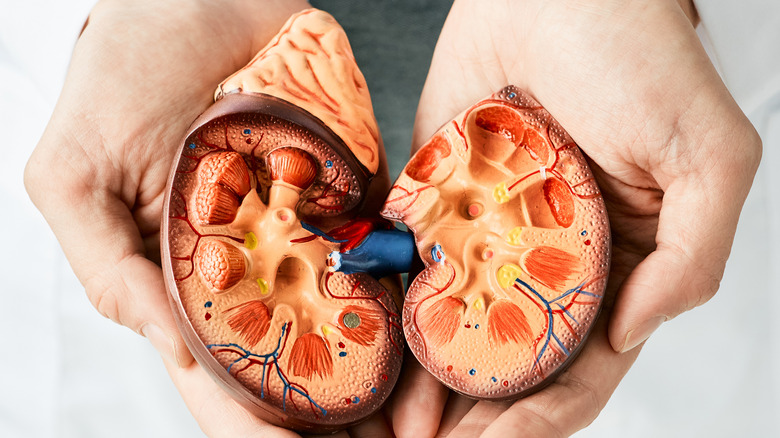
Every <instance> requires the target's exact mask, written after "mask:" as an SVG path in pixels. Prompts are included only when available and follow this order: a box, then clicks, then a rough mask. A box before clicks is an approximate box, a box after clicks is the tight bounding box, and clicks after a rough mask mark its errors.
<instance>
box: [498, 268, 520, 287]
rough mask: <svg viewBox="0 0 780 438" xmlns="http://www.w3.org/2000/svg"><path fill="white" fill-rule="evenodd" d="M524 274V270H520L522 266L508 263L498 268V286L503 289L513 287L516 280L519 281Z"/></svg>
mask: <svg viewBox="0 0 780 438" xmlns="http://www.w3.org/2000/svg"><path fill="white" fill-rule="evenodd" d="M522 273H523V270H522V268H520V266H517V265H515V264H512V263H508V264H506V265H504V266H502V267H500V268H498V272H496V280H498V284H499V285H500V286H501V287H502V288H504V289H506V288H508V287H510V286H512V285H513V284H514V283H515V280H517V279H518V278H519V277H520V274H522Z"/></svg>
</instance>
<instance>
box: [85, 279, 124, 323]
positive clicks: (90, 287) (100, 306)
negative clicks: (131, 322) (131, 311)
mask: <svg viewBox="0 0 780 438" xmlns="http://www.w3.org/2000/svg"><path fill="white" fill-rule="evenodd" d="M85 290H86V293H87V297H88V298H89V301H90V303H92V306H93V307H94V308H95V309H96V310H97V311H98V313H100V314H101V315H102V316H104V317H106V318H108V319H110V320H111V321H113V322H115V323H117V324H120V325H123V324H122V314H121V306H120V300H119V296H118V291H117V290H116V288H115V287H113V286H111V283H110V282H107V281H105V279H104V277H103V276H102V275H98V276H96V277H93V278H91V279H90V280H88V281H87V282H86V283H85Z"/></svg>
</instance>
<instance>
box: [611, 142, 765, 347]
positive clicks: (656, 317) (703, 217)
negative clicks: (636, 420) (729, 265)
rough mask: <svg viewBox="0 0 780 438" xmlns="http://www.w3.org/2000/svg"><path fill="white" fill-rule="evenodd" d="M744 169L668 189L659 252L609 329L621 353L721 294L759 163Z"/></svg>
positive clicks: (620, 300)
mask: <svg viewBox="0 0 780 438" xmlns="http://www.w3.org/2000/svg"><path fill="white" fill-rule="evenodd" d="M753 138H755V141H756V142H757V143H758V144H760V140H758V138H757V137H753ZM751 146H752V145H751ZM753 149H754V150H760V148H753ZM745 150H748V149H745ZM736 161H739V160H736ZM743 163H744V165H743V166H741V167H742V168H743V169H742V170H740V169H739V167H740V166H733V167H731V168H729V169H723V170H721V171H719V172H718V171H713V172H708V173H707V174H705V175H702V174H700V173H699V174H695V175H694V174H691V175H689V176H688V177H686V178H681V179H678V180H675V181H674V182H672V183H671V184H670V185H669V187H667V190H666V191H665V193H664V197H663V203H662V207H661V212H660V216H659V219H658V232H657V234H656V244H657V246H656V249H655V250H654V251H653V252H652V253H651V254H650V255H649V256H648V257H647V258H645V259H644V260H643V261H642V262H641V263H639V265H637V266H636V268H635V269H634V270H633V271H632V272H631V274H630V275H629V276H628V277H627V278H626V280H625V282H624V283H623V285H622V286H621V287H620V290H619V291H618V296H617V300H616V303H615V310H614V313H613V316H612V318H611V321H610V327H609V339H610V343H611V344H612V347H613V348H614V349H615V350H616V351H618V352H625V351H628V350H631V349H633V348H634V347H636V346H637V345H639V344H641V343H642V342H644V341H645V340H646V339H647V338H648V337H649V336H650V335H651V334H652V333H653V332H654V331H655V330H656V329H657V328H658V327H659V326H660V325H661V324H662V323H663V322H665V321H668V320H669V319H672V318H674V317H676V316H677V315H679V314H681V313H683V312H685V311H687V310H690V309H693V308H694V307H697V306H699V305H701V304H704V303H705V302H706V301H708V300H709V299H710V298H712V296H713V295H714V294H715V292H717V290H718V287H719V285H720V280H721V278H722V276H723V271H724V269H725V265H726V260H727V259H728V256H729V252H730V251H731V245H732V242H733V239H734V233H735V232H736V227H737V221H738V219H739V213H740V211H741V209H742V204H743V203H744V201H745V198H746V197H747V193H748V190H749V187H750V182H751V181H752V178H753V175H754V174H755V171H756V167H757V164H758V158H756V159H755V160H743ZM733 164H734V163H729V164H728V165H729V166H732V165H733ZM735 168H736V169H735Z"/></svg>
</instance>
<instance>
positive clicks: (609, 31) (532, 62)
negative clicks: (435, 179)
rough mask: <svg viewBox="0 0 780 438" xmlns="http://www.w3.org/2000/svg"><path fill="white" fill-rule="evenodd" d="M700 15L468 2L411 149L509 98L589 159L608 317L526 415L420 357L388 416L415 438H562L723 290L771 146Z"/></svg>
mask: <svg viewBox="0 0 780 438" xmlns="http://www.w3.org/2000/svg"><path fill="white" fill-rule="evenodd" d="M694 22H695V10H694V8H693V5H692V4H691V3H690V2H684V3H677V2H675V1H673V0H666V1H660V2H650V3H637V2H629V1H618V2H607V1H603V2H576V1H546V2H541V1H525V2H511V3H510V2H501V3H497V2H478V1H476V0H457V1H455V3H454V5H453V8H452V10H451V12H450V14H449V16H448V18H447V22H446V23H445V25H444V28H443V30H442V33H441V36H440V39H439V42H438V44H437V47H436V51H435V53H434V57H433V61H432V65H431V69H430V72H429V76H428V80H427V82H426V85H425V88H424V90H423V94H422V97H421V100H420V104H419V107H418V113H417V120H416V123H415V134H414V141H413V150H416V149H418V148H419V147H420V146H421V145H422V144H423V143H424V141H425V140H427V139H428V138H429V137H430V136H431V135H432V134H433V133H434V132H435V130H436V129H438V128H439V127H440V126H441V125H442V124H444V123H445V122H447V121H448V120H450V119H451V118H452V117H453V116H455V115H456V114H458V113H459V112H461V111H462V110H463V109H464V108H467V107H468V106H469V105H471V104H473V103H474V102H476V101H478V100H479V99H481V98H483V97H484V96H487V95H489V94H491V93H493V92H495V91H496V90H499V89H501V88H502V87H504V86H505V85H507V84H513V85H517V86H519V87H520V88H521V89H524V90H527V91H529V92H530V93H531V94H532V95H534V97H535V98H536V100H538V101H539V102H540V103H541V104H542V105H543V106H544V107H545V108H546V109H547V110H548V111H549V112H550V113H551V114H552V115H553V116H554V117H555V118H556V119H557V120H558V122H560V123H561V125H562V126H563V127H564V128H565V129H566V130H567V131H568V132H569V134H571V136H572V137H573V138H574V139H575V140H576V141H577V143H578V144H579V146H580V147H581V148H582V149H583V151H584V152H585V153H586V155H587V156H588V157H589V159H590V162H591V165H592V170H593V171H594V174H595V176H596V179H597V180H598V182H599V185H600V186H601V189H602V194H603V196H604V200H605V202H606V204H607V209H608V212H609V215H610V222H611V227H612V237H613V254H612V266H611V276H610V280H609V284H608V286H607V295H606V297H605V302H604V310H603V313H602V318H600V320H599V321H598V322H597V324H596V326H595V327H594V328H593V331H592V333H591V335H590V337H589V339H588V341H587V343H586V345H585V346H584V348H583V350H582V352H581V354H580V356H579V357H578V358H577V359H576V360H575V362H574V363H573V364H572V366H571V367H570V368H569V369H568V370H567V371H565V372H564V373H563V374H561V375H560V376H559V377H558V379H557V380H556V381H555V382H554V383H553V384H552V385H550V386H549V387H547V388H545V389H544V390H542V391H540V392H539V393H536V394H534V395H532V396H530V397H527V398H525V399H522V400H519V401H517V402H514V403H511V402H487V401H480V402H475V401H472V400H468V399H466V398H464V397H462V396H459V395H456V394H454V393H450V392H449V391H448V390H447V389H446V388H445V387H444V386H442V385H441V384H440V383H438V382H437V381H436V380H435V379H434V378H433V377H431V376H430V375H429V374H428V373H427V372H426V371H425V370H424V369H423V368H422V367H421V366H419V364H417V363H416V361H415V360H414V359H413V358H411V357H409V358H408V359H409V360H407V362H408V363H409V366H407V370H406V373H405V375H404V376H403V377H402V380H401V382H400V384H399V386H398V388H397V390H396V394H395V396H394V399H393V402H392V405H391V406H390V408H389V412H390V415H391V417H392V422H393V427H394V430H395V432H396V434H397V435H398V436H399V437H404V436H433V435H434V434H436V433H437V431H438V434H439V435H447V434H449V435H451V436H475V435H479V434H484V436H502V437H505V436H567V435H570V434H572V433H573V432H575V431H576V430H579V429H581V428H583V427H585V426H586V425H588V424H589V423H590V422H591V421H592V420H593V419H594V418H595V417H596V416H597V415H598V413H599V412H600V410H601V409H602V408H603V407H604V405H605V404H606V402H607V400H608V399H609V397H610V396H611V394H612V392H613V391H614V389H615V388H616V386H617V384H618V383H619V381H620V380H621V379H622V377H623V376H624V375H625V373H626V372H627V371H628V369H629V368H630V366H631V365H632V363H633V362H634V360H635V359H636V357H637V355H638V353H639V349H640V348H637V347H641V344H642V343H643V342H644V341H645V340H646V339H647V337H649V336H650V334H651V333H652V332H653V331H654V330H655V329H656V328H657V327H658V326H659V325H660V324H661V323H662V322H663V321H666V320H668V319H671V318H674V317H675V316H677V315H679V314H680V313H682V312H684V311H687V310H689V309H691V308H693V307H696V306H698V305H700V304H702V303H704V302H705V301H707V300H708V299H709V298H710V297H712V295H713V294H714V293H715V292H716V291H717V288H718V284H719V281H720V278H721V276H722V274H723V270H724V267H725V262H726V259H727V257H728V254H729V251H730V248H731V243H732V240H733V237H734V233H735V230H736V224H737V220H738V218H739V213H740V210H741V207H742V204H743V202H744V200H745V197H746V196H747V193H748V191H749V189H750V185H751V182H752V178H753V175H754V174H755V171H756V168H757V166H758V162H759V159H760V154H761V146H760V139H759V138H758V136H757V134H756V133H755V131H754V129H753V128H752V126H751V125H750V123H749V122H748V121H747V119H746V118H745V116H744V115H743V114H742V113H741V111H740V110H739V108H738V107H737V105H736V104H735V103H734V101H733V100H732V98H731V97H730V95H729V93H728V91H727V90H726V88H725V86H724V85H723V83H722V82H721V80H720V78H719V76H718V74H717V72H716V71H715V69H714V68H713V66H712V65H711V63H710V61H709V59H708V57H707V55H706V53H705V52H704V50H703V48H702V47H701V44H700V42H699V40H698V38H697V36H696V34H695V32H694V26H693V25H692V24H693V23H694Z"/></svg>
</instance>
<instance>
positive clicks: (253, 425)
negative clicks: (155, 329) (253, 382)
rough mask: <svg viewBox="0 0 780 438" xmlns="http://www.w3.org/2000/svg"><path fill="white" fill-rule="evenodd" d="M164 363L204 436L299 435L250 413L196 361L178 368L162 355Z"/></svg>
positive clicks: (284, 437) (278, 437)
mask: <svg viewBox="0 0 780 438" xmlns="http://www.w3.org/2000/svg"><path fill="white" fill-rule="evenodd" d="M163 362H164V363H165V367H166V369H167V370H168V374H169V375H170V376H171V380H173V383H174V384H175V385H176V387H177V388H178V390H179V393H181V396H182V399H184V403H185V404H186V405H187V408H188V409H189V410H190V412H191V413H192V415H193V417H195V419H196V420H197V421H198V425H199V426H200V428H201V430H203V433H205V434H206V436H209V437H211V438H220V437H226V438H227V437H236V436H241V437H257V438H260V437H263V438H265V437H271V438H296V437H297V438H299V437H300V435H298V434H297V433H295V432H292V431H289V430H287V429H283V428H281V427H277V426H274V425H271V424H269V423H267V422H265V421H263V420H261V419H259V418H257V417H255V416H254V415H252V414H251V413H249V411H247V410H246V409H244V408H243V407H241V406H240V405H239V404H238V403H237V402H236V401H235V400H233V398H231V397H230V396H229V395H228V394H227V393H226V392H225V391H223V390H222V388H220V387H219V386H218V385H217V384H216V383H215V382H214V380H212V379H211V378H210V377H209V375H208V374H207V373H206V371H204V370H203V368H201V367H200V365H198V364H197V363H196V362H193V363H191V364H190V365H189V366H187V367H184V368H179V367H177V366H176V365H175V364H173V363H171V362H169V361H167V360H165V359H164V358H163Z"/></svg>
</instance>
